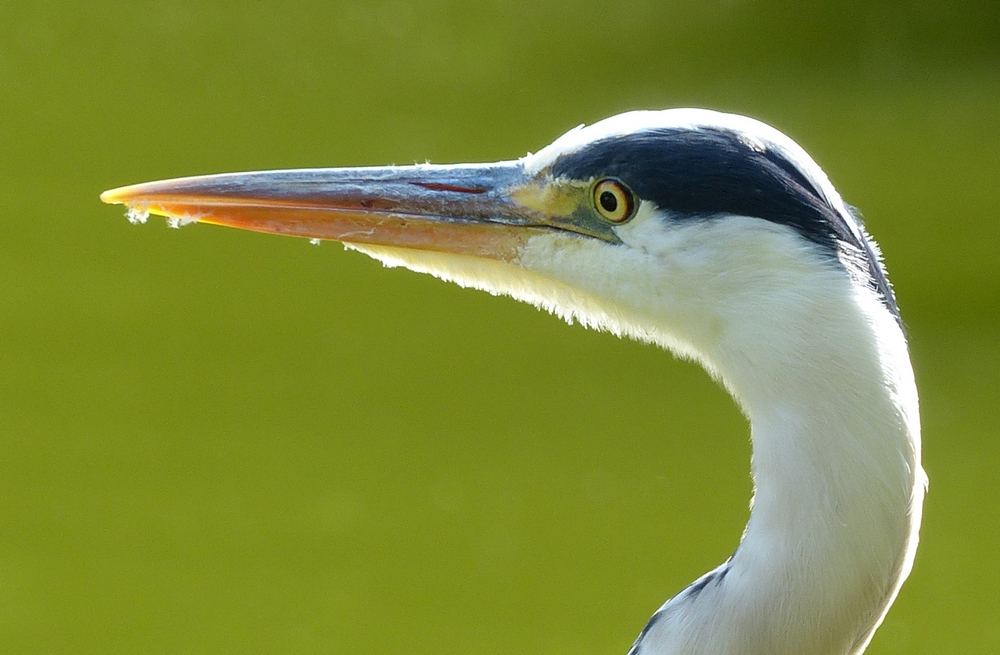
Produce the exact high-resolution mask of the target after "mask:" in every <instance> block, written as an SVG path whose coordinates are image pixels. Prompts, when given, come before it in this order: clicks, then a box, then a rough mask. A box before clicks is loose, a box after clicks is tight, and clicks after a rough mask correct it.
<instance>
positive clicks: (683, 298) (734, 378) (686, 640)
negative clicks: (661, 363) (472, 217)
mask: <svg viewBox="0 0 1000 655" xmlns="http://www.w3.org/2000/svg"><path fill="white" fill-rule="evenodd" d="M655 214H656V210H655V208H651V207H648V206H645V205H644V206H643V207H641V208H640V212H639V215H637V217H636V219H635V220H633V221H632V222H630V223H629V224H627V225H626V226H622V228H620V229H619V231H618V234H619V237H620V238H621V239H622V241H623V242H624V244H625V245H626V246H632V247H620V246H618V247H614V246H607V245H605V244H600V243H595V242H594V241H595V240H582V239H579V238H575V237H572V236H568V235H565V236H564V235H558V234H556V235H552V236H546V237H539V238H536V239H532V241H530V242H529V243H528V245H527V246H526V247H525V249H524V251H523V252H522V254H521V258H520V261H519V262H517V264H518V265H519V266H520V268H519V269H514V268H512V267H510V266H509V265H506V264H501V263H498V262H492V261H484V260H480V259H473V258H467V257H456V256H452V255H439V254H435V253H426V252H417V251H405V250H396V249H388V248H381V247H371V246H362V247H358V249H359V250H363V251H364V252H367V253H368V254H370V255H372V256H374V257H377V258H378V259H381V260H382V261H383V262H385V263H386V264H387V265H404V266H406V267H408V268H411V269H414V270H417V271H422V272H429V273H432V274H434V275H437V276H438V277H442V278H444V279H449V280H453V281H456V282H458V283H459V284H463V285H465V286H473V287H476V288H480V289H485V290H487V291H490V292H491V293H504V294H509V295H512V296H514V297H516V298H519V299H521V300H525V301H527V302H531V303H533V304H536V305H538V306H540V307H543V308H545V309H548V310H550V311H553V312H554V313H558V314H559V315H561V316H563V317H564V318H566V319H567V320H572V319H576V320H579V321H580V322H582V323H583V324H585V325H587V326H590V327H596V328H600V329H606V330H609V331H612V332H614V333H616V334H627V335H629V336H632V337H634V338H637V339H640V340H644V341H649V342H655V343H658V344H660V345H662V346H664V347H668V348H670V349H672V350H674V351H675V352H677V353H679V354H681V355H682V356H687V357H693V358H695V359H697V360H699V361H700V362H702V363H703V365H704V366H705V368H706V369H707V370H708V371H709V372H710V373H712V374H713V375H714V376H716V377H717V378H718V379H720V380H721V381H722V383H723V384H724V385H725V386H726V388H727V389H728V390H729V391H730V393H731V394H732V395H733V397H734V398H735V399H736V400H737V402H738V403H739V404H740V406H741V407H742V409H743V410H744V412H745V413H746V415H747V416H748V418H749V419H750V422H751V425H752V438H753V463H752V468H753V476H754V481H755V494H754V500H753V510H752V512H751V517H750V521H749V523H748V525H747V529H746V532H745V534H744V538H743V541H742V543H741V544H740V547H739V549H738V550H737V551H736V553H735V554H734V555H733V557H732V558H731V560H730V561H729V562H727V563H726V564H724V565H723V566H721V567H719V569H716V571H714V572H712V573H710V574H707V576H706V577H710V579H706V578H702V580H700V581H698V582H696V583H695V584H693V585H692V586H690V587H688V588H687V589H686V590H684V591H682V592H681V593H680V594H678V595H677V596H675V597H674V598H673V599H671V600H670V601H668V602H667V603H666V604H665V605H664V606H663V607H662V608H661V609H660V611H659V612H657V614H656V615H654V617H653V619H652V620H651V621H650V624H649V626H647V628H646V630H644V631H643V634H642V635H641V636H640V638H639V639H638V640H637V642H636V645H635V647H634V649H633V650H634V653H635V655H647V654H648V655H680V654H684V655H700V654H705V655H855V654H857V653H860V652H861V651H863V650H864V648H865V646H866V645H867V643H868V641H869V640H870V639H871V636H872V634H873V632H874V630H875V628H876V627H878V624H879V623H880V622H881V620H882V617H883V616H884V615H885V612H886V611H887V609H888V607H889V605H890V604H891V603H892V601H893V600H894V598H895V596H896V593H897V592H898V590H899V586H900V585H901V584H902V582H903V580H904V579H905V578H906V576H907V574H908V573H909V570H910V567H911V564H912V559H913V553H914V550H915V548H916V542H917V530H918V528H919V524H920V511H921V503H922V500H923V492H924V485H925V479H924V475H923V471H922V469H921V468H920V428H919V418H918V410H917V393H916V387H915V385H914V381H913V373H912V370H911V368H910V363H909V357H908V354H907V348H906V343H905V340H904V337H903V334H902V331H901V330H900V328H899V326H898V325H897V324H896V321H895V319H894V318H893V317H892V315H891V314H890V313H889V312H888V311H887V310H886V309H885V308H884V307H883V306H882V305H881V304H880V302H879V300H878V298H877V297H876V296H875V295H874V293H872V292H870V291H869V290H867V289H865V288H863V287H862V286H860V285H858V284H857V283H856V282H853V281H852V280H851V279H850V277H849V276H848V275H846V274H845V273H844V271H843V270H840V269H837V268H836V267H835V266H832V265H830V264H829V262H827V263H823V262H822V261H821V260H819V259H818V255H817V254H816V251H815V249H814V248H812V247H811V246H809V245H807V244H804V243H803V241H802V239H801V238H800V237H799V236H798V235H796V234H794V233H793V232H792V231H791V230H789V229H788V228H785V227H783V226H777V225H774V224H771V223H767V222H765V221H761V220H758V219H751V218H745V217H729V218H726V219H724V220H718V221H710V222H698V223H695V224H693V225H685V224H683V223H681V224H676V225H675V224H671V222H670V221H664V220H662V216H661V217H657V216H656V215H655Z"/></svg>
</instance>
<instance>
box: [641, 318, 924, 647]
mask: <svg viewBox="0 0 1000 655" xmlns="http://www.w3.org/2000/svg"><path fill="white" fill-rule="evenodd" d="M867 310H869V311H870V315H869V312H866V311H861V312H857V313H856V314H855V315H853V316H852V315H851V312H846V313H845V312H836V311H835V312H833V313H832V314H833V315H831V316H829V317H821V320H820V321H819V322H818V323H817V324H816V325H817V326H819V327H818V328H817V329H815V330H803V331H800V332H797V333H794V334H793V333H791V331H790V330H786V332H785V333H784V334H781V333H778V334H773V336H772V338H771V339H770V340H764V342H763V343H761V344H760V345H759V347H755V348H752V349H740V348H733V347H728V346H727V345H726V344H725V343H722V344H720V346H719V348H718V349H717V350H716V351H715V352H714V353H713V356H712V357H711V363H712V364H713V365H714V368H715V369H716V370H717V371H718V372H719V374H720V376H721V377H722V379H723V381H724V383H725V384H726V386H727V388H728V389H729V390H730V391H731V393H732V394H733V395H734V397H736V399H737V400H738V401H739V402H740V404H741V406H742V407H743V408H744V411H745V412H746V414H747V416H748V417H749V419H750V422H751V431H752V440H753V462H752V471H753V478H754V499H753V504H752V511H751V516H750V520H749V523H748V524H747V528H746V531H745V534H744V537H743V540H742V542H741V544H740V546H739V548H738V549H737V551H736V553H735V554H734V555H733V556H732V558H730V560H729V561H728V562H727V563H726V564H724V565H723V566H721V567H719V568H718V569H716V570H715V571H713V572H711V573H709V574H707V575H706V576H705V577H703V578H702V579H700V580H699V581H697V582H696V583H694V584H692V585H691V586H690V587H688V588H687V589H686V590H684V591H683V592H681V593H680V594H678V595H677V596H676V597H674V598H673V599H671V600H670V601H668V603H667V604H666V605H664V607H663V608H662V609H661V610H660V612H659V613H658V614H657V616H654V621H653V622H652V623H651V626H652V627H651V628H649V629H648V630H647V631H646V632H647V633H648V634H646V633H644V637H643V638H640V640H639V642H637V648H638V651H637V653H638V654H640V655H641V654H643V653H656V654H657V655H667V654H671V655H672V654H674V653H678V654H679V653H684V654H685V655H697V654H701V653H705V654H706V655H707V654H709V653H711V654H713V655H730V654H731V655H737V654H739V655H792V654H793V653H810V654H811V655H849V654H854V653H860V652H861V651H862V650H864V648H865V646H866V645H867V643H868V641H869V640H870V639H871V636H872V634H873V632H874V630H875V628H876V627H877V626H878V624H879V623H880V622H881V620H882V617H883V616H884V614H885V612H886V610H887V609H888V607H889V605H890V604H891V602H892V600H893V599H894V598H895V595H896V593H897V591H898V589H899V586H900V585H901V584H902V581H903V580H904V579H905V577H906V575H907V574H908V573H909V569H910V565H911V563H912V557H913V551H914V548H915V546H916V535H917V528H918V527H919V521H920V504H921V500H922V494H923V473H922V471H921V469H920V460H919V424H918V418H917V414H916V412H917V397H916V389H915V386H914V383H913V376H912V371H911V369H910V365H909V359H908V355H907V352H906V344H905V341H904V338H903V335H902V332H901V331H900V329H899V327H898V326H897V325H896V324H895V321H894V320H893V319H892V317H891V316H890V315H889V314H888V312H885V311H884V310H883V309H882V308H881V307H874V306H872V307H868V308H867ZM826 331H829V333H830V335H831V338H825V336H827V335H825V334H824V332H826ZM833 335H835V336H836V338H832V336H833ZM742 342H743V343H746V341H745V340H743V341H742ZM646 642H648V643H646ZM647 646H648V648H647Z"/></svg>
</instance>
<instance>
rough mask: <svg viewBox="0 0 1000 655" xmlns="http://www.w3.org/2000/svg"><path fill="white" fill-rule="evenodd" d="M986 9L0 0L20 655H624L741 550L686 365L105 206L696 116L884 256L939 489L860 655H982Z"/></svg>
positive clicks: (715, 447) (0, 360)
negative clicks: (792, 164)
mask: <svg viewBox="0 0 1000 655" xmlns="http://www.w3.org/2000/svg"><path fill="white" fill-rule="evenodd" d="M998 7H1000V5H998V4H997V3H996V2H993V1H992V0H991V1H989V2H982V3H976V2H961V1H960V2H948V3H946V2H932V1H929V0H928V1H909V2H904V1H902V0H899V1H897V2H888V3H860V2H846V1H845V2H811V3H808V2H805V3H804V2H801V1H794V2H793V1H791V0H775V1H773V2H763V3H762V2H747V1H743V2H741V1H739V0H732V1H714V0H699V1H683V2H667V3H663V2H656V1H653V0H649V1H644V0H630V1H625V2H617V3H606V4H601V3H598V2H552V3H546V2H539V1H536V2H511V1H510V0H480V1H478V2H474V3H472V2H465V1H463V0H452V1H435V2H429V1H428V2H417V1H412V2H407V1H398V2H389V3H358V4H347V3H330V2H317V3H285V2H275V1H270V0H268V1H262V2H245V1H244V2H235V1H234V2H215V3H199V2H193V1H182V0H158V1H154V2H107V1H100V0H95V1H94V2H86V3H84V2H80V3H60V2H38V1H32V2H26V1H17V0H7V1H5V2H2V3H0V220H2V225H3V233H2V237H0V244H2V246H0V248H2V249H0V279H2V281H3V283H2V285H0V652H9V653H15V652H16V653H118V652H120V653H251V652H270V653H350V652H360V651H364V652H368V653H379V654H392V653H399V654H403V653H406V654H407V655H412V654H414V653H433V654H435V655H438V654H440V653H479V654H484V655H487V654H497V655H499V654H504V655H509V654H510V653H528V654H534V655H549V654H551V655H561V654H566V655H570V654H572V655H580V654H588V653H593V654H605V653H607V654H614V653H617V654H620V655H621V654H624V653H625V651H626V649H627V648H628V647H629V645H630V643H631V641H632V639H633V638H634V637H635V635H636V634H637V633H638V631H639V630H640V628H641V627H642V625H643V623H644V622H645V619H646V618H647V617H648V616H649V615H650V614H651V613H652V611H653V610H654V609H655V608H656V607H657V606H658V605H659V604H660V603H661V602H662V601H663V600H664V599H666V598H667V597H668V596H669V595H671V594H672V593H674V592H675V591H677V590H678V589H679V588H681V587H683V586H684V585H685V584H686V583H687V582H688V581H690V580H691V579H693V578H694V577H695V576H696V575H698V574H700V573H701V572H703V571H705V570H707V569H708V568H710V567H712V566H714V565H716V564H718V563H719V562H720V561H722V560H723V559H724V558H725V557H726V556H727V555H728V554H729V553H730V552H731V551H732V550H733V548H734V547H735V546H736V543H737V541H738V538H739V535H740V531H741V529H742V526H743V522H744V521H745V520H746V516H747V502H748V499H749V495H750V481H749V479H748V474H747V471H748V457H749V446H748V443H747V427H746V425H745V424H744V421H743V420H742V418H741V417H740V415H739V413H738V412H737V410H736V409H735V408H734V407H733V405H732V403H731V402H730V401H729V399H728V398H727V397H726V396H725V394H724V393H723V392H722V391H721V390H720V389H719V388H717V386H716V385H714V384H713V383H712V382H711V381H709V380H708V378H707V376H705V375H704V374H703V373H702V372H701V371H700V370H699V369H698V368H697V367H695V366H693V365H691V364H688V363H683V362H677V361H674V360H673V359H672V358H671V357H670V356H669V355H668V354H666V353H663V352H659V351H656V350H654V349H652V348H649V347H644V346H641V345H638V344H634V343H629V342H623V341H619V340H617V339H615V338H614V337H611V336H609V335H606V334H598V333H594V332H588V331H585V330H583V329H581V328H579V327H570V326H567V325H565V324H563V323H561V322H560V321H558V320H556V319H554V318H552V317H550V316H546V315H543V314H541V313H539V312H537V311H536V310H534V309H533V308H530V307H528V306H525V305H520V304H517V303H515V302H514V301H512V300H509V299H498V298H492V297H490V296H488V295H485V294H479V293H476V292H473V291H468V290H463V289H460V288H458V287H455V286H449V285H445V284H442V283H440V282H438V281H436V280H433V279H431V278H429V277H423V276H418V275H415V274H412V273H409V272H407V271H402V270H383V269H382V267H381V266H380V265H378V264H377V263H375V262H373V261H370V260H367V259H366V258H364V257H363V256H361V255H358V254H355V253H345V252H343V251H342V249H341V248H340V247H339V246H337V245H335V244H324V245H322V246H320V247H311V246H309V245H308V244H307V243H306V242H305V241H302V240H296V239H281V238H277V237H265V236H261V235H255V234H248V233H240V232H236V231H230V230H225V229H221V228H210V227H204V226H195V227H189V228H185V229H183V230H180V231H173V230H168V229H165V228H164V227H163V225H162V222H158V221H151V224H150V225H147V226H145V227H144V228H141V229H140V228H134V227H132V226H130V225H129V224H128V223H127V222H126V221H125V220H124V218H123V217H122V212H121V210H120V208H111V207H107V206H103V205H101V204H99V203H98V201H97V195H98V193H99V192H100V191H101V190H103V189H105V188H109V187H112V186H118V185H122V184H127V183H132V182H139V181H143V180H148V179H154V178H162V177H170V176H176V175H186V174H195V173H209V172H219V171H226V170H247V169H255V168H276V167H293V166H295V167H297V166H322V165H328V166H329V165H361V164H384V163H390V162H396V163H412V162H414V161H423V160H425V159H427V160H431V161H435V162H453V161H466V160H472V161H474V160H495V159H504V158H513V157H517V156H520V155H522V154H523V153H524V152H526V151H528V150H535V149H537V148H539V147H541V146H542V145H544V144H546V143H548V142H549V141H550V140H552V139H553V138H554V137H556V136H557V135H559V134H560V133H561V132H562V131H564V130H565V129H567V128H569V127H572V126H574V125H576V124H578V123H581V122H593V121H595V120H597V119H600V118H603V117H605V116H608V115H610V114H613V113H616V112H619V111H622V110H627V109H633V108H641V107H645V108H659V107H670V106H683V105H694V106H706V107H712V108H717V109H723V110H728V111H736V112H742V113H747V114H750V115H753V116H755V117H758V118H761V119H763V120H765V121H767V122H769V123H771V124H773V125H776V126H777V127H778V128H780V129H782V130H783V131H785V132H787V133H788V134H790V135H791V136H792V137H793V138H795V139H796V140H798V141H799V142H800V143H802V144H803V145H804V146H805V147H806V149H807V150H809V151H810V152H811V153H812V154H813V155H814V156H815V158H816V159H817V160H818V161H819V162H820V164H821V165H822V166H823V167H824V168H825V169H826V171H827V172H828V173H829V175H830V177H831V178H832V179H833V180H834V182H835V184H837V186H838V187H839V189H840V190H841V192H842V193H843V195H844V196H845V198H846V199H847V200H848V201H849V202H851V203H852V204H855V205H857V206H859V207H860V208H861V209H862V210H863V211H864V213H865V216H866V219H867V222H868V226H869V228H870V230H871V231H872V233H873V234H874V235H875V236H876V237H877V238H878V240H879V241H880V243H881V245H882V247H883V250H884V252H885V255H886V259H887V262H888V266H889V270H890V273H891V275H892V279H893V281H894V283H895V286H896V289H897V291H898V295H899V300H900V305H901V307H902V310H903V315H904V318H905V320H906V322H907V324H908V328H909V334H910V340H911V346H912V351H913V360H914V364H915V367H916V372H917V377H918V381H919V384H920V389H921V394H922V403H923V420H924V437H925V459H926V467H927V470H928V472H929V474H930V477H931V490H930V495H929V496H928V499H927V505H926V513H925V524H924V530H923V538H922V544H921V549H920V551H919V553H918V556H917V561H916V568H915V570H914V573H913V575H912V577H911V579H910V582H909V583H908V584H907V585H906V587H905V588H904V589H903V592H902V594H901V596H900V598H899V600H898V602H897V604H896V606H895V608H894V609H893V610H892V612H891V613H890V614H889V617H888V619H887V621H886V622H885V625H884V627H883V628H882V629H881V631H880V632H879V633H878V635H877V636H876V639H875V642H874V644H873V645H872V647H871V649H870V651H869V652H871V653H875V654H889V653H910V654H919V653H928V654H935V655H937V654H942V653H995V652H1000V610H998V600H997V599H998V595H1000V594H998V592H1000V567H998V566H997V564H996V559H997V547H996V543H997V541H998V538H1000V534H998V525H1000V524H998V512H997V507H998V505H1000V488H998V483H997V479H998V477H997V466H998V463H1000V439H998V427H1000V416H998V397H997V391H998V388H1000V384H998V383H1000V343H998V338H997V337H998V327H1000V264H998V258H997V256H996V252H997V248H998V247H1000V230H998V222H997V217H996V213H997V207H998V206H1000V178H998V173H1000V166H998V163H1000V9H998Z"/></svg>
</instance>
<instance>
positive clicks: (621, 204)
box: [594, 179, 635, 223]
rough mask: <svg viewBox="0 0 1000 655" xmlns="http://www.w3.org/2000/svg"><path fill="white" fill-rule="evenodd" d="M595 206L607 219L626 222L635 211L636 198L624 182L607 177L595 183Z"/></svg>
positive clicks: (613, 221) (614, 221)
mask: <svg viewBox="0 0 1000 655" xmlns="http://www.w3.org/2000/svg"><path fill="white" fill-rule="evenodd" d="M594 208H595V209H597V213H598V214H600V215H601V217H602V218H604V219H605V220H607V221H610V222H612V223H624V222H625V221H627V220H628V219H630V218H632V214H633V213H634V212H635V200H634V198H633V196H632V192H631V191H630V190H629V188H628V187H626V186H625V185H624V184H622V183H621V182H619V181H618V180H613V179H605V180H601V181H599V182H598V183H597V184H595V185H594Z"/></svg>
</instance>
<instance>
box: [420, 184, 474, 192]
mask: <svg viewBox="0 0 1000 655" xmlns="http://www.w3.org/2000/svg"><path fill="white" fill-rule="evenodd" d="M411 184H414V185H416V186H419V187H423V188H425V189H430V190H431V191H452V192H454V193H486V189H485V188H483V187H464V186H455V185H453V184H439V183H437V182H411Z"/></svg>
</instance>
